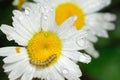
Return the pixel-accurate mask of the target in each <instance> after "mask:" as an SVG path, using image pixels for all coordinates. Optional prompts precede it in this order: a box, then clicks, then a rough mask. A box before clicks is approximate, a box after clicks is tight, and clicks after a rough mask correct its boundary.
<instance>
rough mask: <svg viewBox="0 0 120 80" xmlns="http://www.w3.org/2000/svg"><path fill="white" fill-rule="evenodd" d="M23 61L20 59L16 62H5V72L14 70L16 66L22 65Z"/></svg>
mask: <svg viewBox="0 0 120 80" xmlns="http://www.w3.org/2000/svg"><path fill="white" fill-rule="evenodd" d="M22 62H23V61H19V62H16V63H10V64H4V65H3V68H4V70H5V72H10V71H12V70H13V69H14V68H15V67H16V66H18V65H20V64H21V63H22Z"/></svg>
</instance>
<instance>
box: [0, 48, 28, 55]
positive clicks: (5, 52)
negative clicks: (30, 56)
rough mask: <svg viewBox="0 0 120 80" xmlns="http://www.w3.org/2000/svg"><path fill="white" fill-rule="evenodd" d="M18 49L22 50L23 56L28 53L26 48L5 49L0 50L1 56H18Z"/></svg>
mask: <svg viewBox="0 0 120 80" xmlns="http://www.w3.org/2000/svg"><path fill="white" fill-rule="evenodd" d="M16 48H19V49H20V54H23V53H25V52H26V49H25V48H22V47H17V46H16V47H3V48H0V56H10V55H16V54H18V53H17V51H16Z"/></svg>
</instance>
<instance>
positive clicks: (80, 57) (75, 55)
mask: <svg viewBox="0 0 120 80" xmlns="http://www.w3.org/2000/svg"><path fill="white" fill-rule="evenodd" d="M62 53H63V55H65V56H66V57H68V58H70V59H72V60H75V61H80V62H83V63H89V62H90V61H91V57H90V56H88V55H86V54H84V53H80V52H77V51H63V52H62Z"/></svg>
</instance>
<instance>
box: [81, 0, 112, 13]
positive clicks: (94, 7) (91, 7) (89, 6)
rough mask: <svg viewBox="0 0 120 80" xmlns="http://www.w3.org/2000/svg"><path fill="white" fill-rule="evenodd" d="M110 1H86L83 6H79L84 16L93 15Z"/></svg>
mask: <svg viewBox="0 0 120 80" xmlns="http://www.w3.org/2000/svg"><path fill="white" fill-rule="evenodd" d="M110 3H111V0H87V1H86V2H85V3H84V4H82V5H80V7H82V9H83V11H84V12H85V14H90V13H94V12H96V11H99V10H101V9H102V8H104V7H106V6H108V5H109V4H110Z"/></svg>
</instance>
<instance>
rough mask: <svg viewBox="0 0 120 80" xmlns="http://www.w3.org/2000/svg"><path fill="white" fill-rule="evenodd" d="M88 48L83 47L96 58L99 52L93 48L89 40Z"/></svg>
mask: <svg viewBox="0 0 120 80" xmlns="http://www.w3.org/2000/svg"><path fill="white" fill-rule="evenodd" d="M88 45H89V46H88V48H87V49H85V51H86V52H87V53H88V54H89V55H91V56H92V57H94V58H98V57H99V53H98V51H96V50H95V49H94V46H93V44H92V43H91V42H88Z"/></svg>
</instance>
